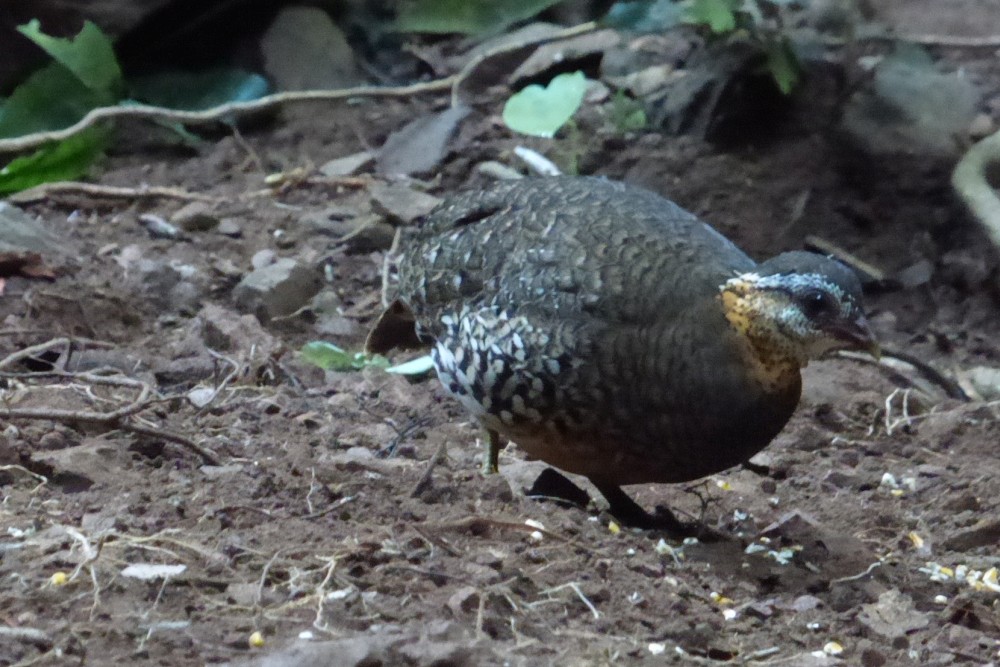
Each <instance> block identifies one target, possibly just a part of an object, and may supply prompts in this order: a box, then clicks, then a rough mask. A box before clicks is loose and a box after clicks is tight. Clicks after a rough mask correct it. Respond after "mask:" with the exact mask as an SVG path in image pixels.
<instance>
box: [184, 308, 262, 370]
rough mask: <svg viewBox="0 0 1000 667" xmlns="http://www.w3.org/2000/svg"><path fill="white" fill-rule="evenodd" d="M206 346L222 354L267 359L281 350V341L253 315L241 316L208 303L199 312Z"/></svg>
mask: <svg viewBox="0 0 1000 667" xmlns="http://www.w3.org/2000/svg"><path fill="white" fill-rule="evenodd" d="M198 322H199V323H200V325H201V338H202V342H203V343H204V345H205V346H206V347H208V348H211V349H213V350H216V351H219V352H247V353H248V352H249V351H250V350H251V349H253V350H255V351H256V353H257V354H259V355H261V356H264V357H267V356H270V355H271V353H272V352H274V351H275V350H277V349H278V348H279V347H280V344H279V343H278V341H277V340H276V339H275V338H274V336H272V335H271V334H269V333H268V332H267V331H265V330H264V328H263V327H262V326H261V325H260V322H258V321H257V319H256V318H255V317H254V316H253V315H238V314H237V313H234V312H233V311H231V310H229V309H227V308H223V307H222V306H217V305H215V304H207V305H206V306H205V307H204V308H202V309H201V312H200V313H198Z"/></svg>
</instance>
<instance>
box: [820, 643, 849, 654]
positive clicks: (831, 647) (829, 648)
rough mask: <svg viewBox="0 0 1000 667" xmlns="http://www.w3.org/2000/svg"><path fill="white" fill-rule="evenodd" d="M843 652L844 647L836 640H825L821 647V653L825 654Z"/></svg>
mask: <svg viewBox="0 0 1000 667" xmlns="http://www.w3.org/2000/svg"><path fill="white" fill-rule="evenodd" d="M843 652H844V647H843V646H841V645H840V644H838V643H837V642H827V643H826V645H825V646H824V647H823V653H826V654H827V655H840V654H841V653H843Z"/></svg>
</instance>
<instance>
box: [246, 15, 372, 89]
mask: <svg viewBox="0 0 1000 667" xmlns="http://www.w3.org/2000/svg"><path fill="white" fill-rule="evenodd" d="M260 48H261V52H262V53H263V55H264V70H265V71H266V72H267V74H268V76H269V77H270V78H271V80H272V81H274V84H275V86H276V87H277V88H278V89H279V90H309V89H329V88H347V87H351V86H356V85H358V84H360V83H361V82H362V81H363V79H362V77H361V76H360V75H359V73H358V68H357V63H356V62H355V58H354V51H353V50H352V49H351V46H350V44H348V42H347V38H346V37H345V36H344V33H343V32H342V31H341V30H340V28H338V27H337V26H336V25H335V24H334V23H333V21H332V20H331V19H330V16H329V15H328V14H327V13H326V12H324V11H323V10H321V9H318V8H316V7H301V6H299V7H286V8H285V9H283V10H281V12H280V13H279V14H278V16H277V17H276V18H275V19H274V22H273V23H271V26H270V27H269V28H268V29H267V32H266V33H265V34H264V37H263V39H261V43H260Z"/></svg>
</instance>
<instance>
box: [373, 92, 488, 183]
mask: <svg viewBox="0 0 1000 667" xmlns="http://www.w3.org/2000/svg"><path fill="white" fill-rule="evenodd" d="M467 115H469V108H468V107H466V106H464V105H458V106H454V107H450V108H448V109H445V110H444V111H440V112H438V113H433V114H429V115H426V116H421V117H420V118H416V119H414V120H412V121H410V122H409V123H407V124H406V125H405V126H404V127H402V128H401V129H399V130H397V131H395V132H393V133H392V134H391V135H389V138H388V139H386V142H385V144H384V145H383V146H382V150H381V151H379V156H378V163H377V171H378V173H380V174H383V175H402V174H418V173H424V172H428V171H431V170H432V169H434V168H435V167H436V166H437V165H438V163H439V162H440V161H441V159H442V158H443V157H444V156H445V150H446V148H447V146H448V142H449V140H450V139H451V137H452V135H454V134H455V130H456V129H457V128H458V124H459V123H460V122H462V119H463V118H465V117H466V116H467Z"/></svg>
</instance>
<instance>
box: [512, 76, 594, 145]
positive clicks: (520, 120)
mask: <svg viewBox="0 0 1000 667" xmlns="http://www.w3.org/2000/svg"><path fill="white" fill-rule="evenodd" d="M586 91H587V78H586V77H585V76H584V75H583V72H573V73H571V74H560V75H559V76H557V77H555V78H554V79H552V81H550V82H549V85H548V86H545V87H542V86H539V85H534V84H533V85H530V86H526V87H525V88H523V89H522V90H521V92H519V93H517V94H515V95H512V96H511V98H510V99H509V100H507V104H505V105H504V108H503V122H504V123H506V124H507V127H509V128H510V129H512V130H514V131H515V132H520V133H521V134H529V135H531V136H534V137H553V136H555V133H556V132H557V131H558V130H559V128H560V127H562V126H563V125H565V124H566V121H568V120H569V119H570V118H572V117H573V114H575V113H576V110H577V109H579V108H580V104H581V103H582V102H583V94H584V93H585V92H586Z"/></svg>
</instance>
